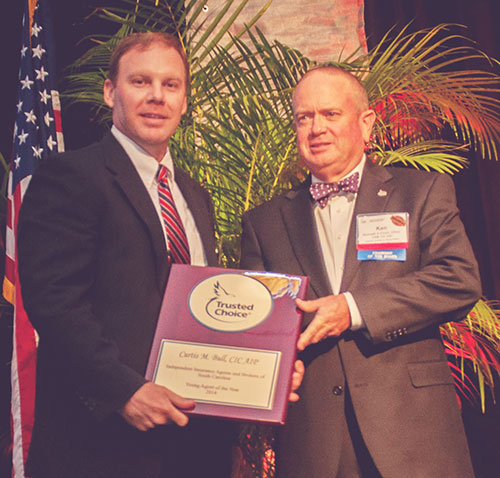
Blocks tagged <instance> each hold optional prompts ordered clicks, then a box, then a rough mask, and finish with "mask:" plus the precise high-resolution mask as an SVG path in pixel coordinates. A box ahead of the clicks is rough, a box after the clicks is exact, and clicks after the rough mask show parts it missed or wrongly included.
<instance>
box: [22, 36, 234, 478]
mask: <svg viewBox="0 0 500 478" xmlns="http://www.w3.org/2000/svg"><path fill="white" fill-rule="evenodd" d="M188 71H189V69H188V64H187V60H186V56H185V53H184V51H183V49H182V47H181V45H180V44H179V42H178V40H177V39H175V38H174V37H171V36H169V35H167V34H158V33H157V34H153V33H145V34H133V35H130V36H129V37H126V38H125V39H124V40H122V41H121V42H120V43H119V44H118V46H117V47H116V49H115V51H114V53H113V56H112V58H111V62H110V71H109V78H108V79H107V80H106V82H105V84H104V100H105V102H106V104H107V105H108V106H110V107H111V108H112V110H113V124H114V126H113V128H112V130H111V132H110V133H108V134H107V135H106V136H105V137H104V138H103V140H102V141H100V142H99V143H96V144H93V145H91V146H88V147H86V148H84V149H81V150H79V151H74V152H69V153H65V154H62V155H59V156H56V157H54V158H51V159H49V160H47V161H46V162H45V163H44V164H42V165H41V166H40V167H39V168H38V170H37V171H36V173H35V174H34V176H33V178H32V180H31V184H30V186H29V188H28V190H27V192H26V195H25V198H24V201H23V205H22V209H21V212H20V218H19V242H18V251H19V273H20V279H21V285H22V293H23V301H24V305H25V308H26V311H27V313H28V316H29V318H30V320H31V321H32V323H33V325H34V327H35V328H36V330H37V332H38V334H39V338H40V340H39V348H38V367H37V390H36V412H35V425H34V432H33V439H32V443H31V449H30V453H29V459H28V475H29V476H32V477H33V478H39V477H47V478H78V477H81V478H99V477H102V478H113V477H116V478H127V477H130V478H146V477H148V478H149V477H151V478H153V477H173V478H180V477H189V478H194V477H199V476H204V475H205V472H207V473H209V474H210V476H214V477H215V476H216V477H221V478H223V477H228V476H229V475H230V466H231V442H230V441H231V433H230V427H229V426H228V425H227V424H222V423H219V422H217V421H211V420H204V421H202V420H196V419H191V420H188V416H187V415H186V413H185V411H187V410H190V409H192V408H193V407H194V402H193V401H191V400H187V399H185V398H183V397H180V396H178V395H176V394H175V393H173V392H172V391H170V390H168V389H167V388H165V387H162V386H159V385H156V384H154V383H151V382H147V381H146V380H145V379H144V372H145V369H146V364H147V361H148V356H149V351H150V346H151V343H152V339H153V334H154V331H155V326H156V321H157V318H158V314H159V311H160V305H161V301H162V296H163V292H164V289H165V285H166V282H167V278H168V275H169V270H170V265H171V263H172V262H174V261H175V262H182V258H181V259H179V257H178V256H176V255H175V250H174V249H175V248H176V247H182V248H184V249H185V251H184V259H185V262H190V263H192V264H195V265H207V264H208V265H210V266H216V265H217V257H216V253H215V240H214V228H213V210H212V205H211V201H210V198H209V196H208V194H207V193H206V192H205V191H204V190H203V189H202V188H201V187H200V186H199V185H198V184H197V183H195V182H194V181H193V180H191V179H190V178H189V177H188V176H187V175H186V174H185V173H183V172H182V171H180V170H178V169H176V168H175V167H174V166H173V162H172V158H171V156H170V153H169V151H168V142H169V139H170V137H171V136H172V134H173V133H174V131H175V129H176V128H177V126H178V124H179V121H180V118H181V115H182V114H184V113H185V112H186V109H187V103H186V92H187V86H188V77H189V73H188ZM159 166H162V167H161V168H159ZM160 169H161V170H162V171H163V172H166V177H167V178H168V185H167V186H166V187H167V188H168V189H169V191H170V194H171V196H172V200H173V204H174V205H173V206H172V200H170V203H169V204H170V207H171V208H172V207H173V209H174V213H173V214H174V215H176V222H175V227H178V228H180V230H181V232H180V236H182V235H183V234H184V237H181V239H180V243H174V241H173V238H172V235H173V234H171V232H170V229H168V230H167V229H166V228H167V221H166V220H165V219H164V217H165V210H164V208H163V206H161V205H160V199H159V198H160V196H161V194H162V192H161V191H160V190H159V189H158V187H159V182H160V179H159V176H158V174H159V170H160ZM163 189H164V190H165V185H163ZM170 212H172V211H170ZM179 223H180V224H179ZM170 227H172V225H170ZM177 239H178V238H177ZM186 242H187V244H186ZM186 251H187V252H186ZM188 421H189V423H188ZM208 470H209V471H208Z"/></svg>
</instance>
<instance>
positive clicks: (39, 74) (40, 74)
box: [35, 65, 49, 81]
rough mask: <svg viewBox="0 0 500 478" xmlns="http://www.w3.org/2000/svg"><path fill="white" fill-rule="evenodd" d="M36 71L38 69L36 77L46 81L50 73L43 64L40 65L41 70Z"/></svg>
mask: <svg viewBox="0 0 500 478" xmlns="http://www.w3.org/2000/svg"><path fill="white" fill-rule="evenodd" d="M35 71H36V79H37V80H42V81H45V77H46V76H49V73H48V72H47V71H45V69H44V67H43V65H42V66H41V67H40V69H39V70H35Z"/></svg>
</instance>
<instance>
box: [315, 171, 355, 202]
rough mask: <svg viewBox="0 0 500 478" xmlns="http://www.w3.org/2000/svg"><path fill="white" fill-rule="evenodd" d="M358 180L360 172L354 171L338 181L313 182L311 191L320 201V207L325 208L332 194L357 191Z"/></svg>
mask: <svg viewBox="0 0 500 478" xmlns="http://www.w3.org/2000/svg"><path fill="white" fill-rule="evenodd" d="M358 181H359V173H354V174H351V175H350V176H347V178H344V179H342V181H339V182H337V183H312V184H311V185H310V186H309V192H310V193H311V196H312V198H313V199H314V200H315V201H317V202H318V203H319V207H321V208H324V207H325V206H326V204H327V203H328V199H329V198H330V196H334V195H335V194H337V193H339V192H340V191H345V192H351V193H357V192H358Z"/></svg>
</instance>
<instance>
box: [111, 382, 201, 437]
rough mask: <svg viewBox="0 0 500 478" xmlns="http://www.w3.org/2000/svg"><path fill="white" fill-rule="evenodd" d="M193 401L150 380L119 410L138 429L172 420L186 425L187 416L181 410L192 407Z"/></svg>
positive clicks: (143, 429) (146, 428)
mask: <svg viewBox="0 0 500 478" xmlns="http://www.w3.org/2000/svg"><path fill="white" fill-rule="evenodd" d="M194 405H195V403H194V401H193V400H188V399H186V398H182V397H180V396H179V395H177V394H176V393H174V392H172V391H171V390H169V389H168V388H165V387H162V386H161V385H156V384H155V383H152V382H147V383H145V384H144V385H143V386H142V387H141V388H139V389H138V390H137V391H136V392H135V393H134V394H133V395H132V396H131V397H130V399H129V400H128V402H127V403H126V404H125V405H124V406H123V408H122V409H121V410H120V413H121V415H122V416H123V418H124V419H125V420H126V421H127V423H129V424H130V425H132V426H134V427H135V428H137V429H138V430H141V431H146V430H149V429H151V428H154V427H156V426H158V425H166V424H167V423H170V422H174V423H176V424H177V425H179V426H180V427H183V426H186V425H187V423H188V421H189V418H188V417H187V416H186V415H185V414H184V413H182V411H181V410H191V409H193V408H194Z"/></svg>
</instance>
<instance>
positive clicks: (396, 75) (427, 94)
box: [357, 24, 500, 159]
mask: <svg viewBox="0 0 500 478" xmlns="http://www.w3.org/2000/svg"><path fill="white" fill-rule="evenodd" d="M457 28H460V27H459V26H457V25H449V24H443V25H438V26H436V27H434V28H431V29H428V30H421V31H418V32H416V33H407V28H404V29H403V30H402V31H401V32H400V33H399V34H397V35H396V37H395V38H394V40H392V41H389V40H388V38H389V33H388V34H387V35H386V36H385V37H384V39H383V40H382V41H381V42H380V44H379V45H378V46H377V47H376V48H375V49H374V50H373V51H372V52H370V53H369V54H367V55H366V56H365V57H364V58H362V59H359V60H358V61H357V69H358V74H359V76H360V77H362V78H363V81H364V84H365V87H366V89H367V91H368V94H369V97H370V99H371V101H372V104H373V105H374V108H375V110H376V112H377V126H376V128H375V137H376V141H378V142H379V144H380V145H381V146H382V147H384V146H385V145H388V146H389V148H396V147H399V146H403V145H405V144H408V143H410V142H413V141H418V140H422V139H435V138H437V137H439V135H442V134H443V131H445V130H446V129H449V130H450V131H451V132H452V133H453V135H454V136H455V138H456V139H457V141H460V142H464V143H467V144H470V145H471V146H472V147H473V148H474V149H475V150H476V151H479V152H480V154H481V155H483V156H484V157H485V158H490V159H498V151H497V143H498V142H499V140H500V115H499V111H500V108H499V107H500V100H499V99H498V97H496V96H495V95H497V94H498V93H499V92H500V77H499V76H498V74H497V73H495V72H494V71H479V70H464V69H463V67H464V65H465V64H466V63H465V62H466V61H476V62H477V61H481V62H482V63H483V64H484V63H486V66H487V67H488V68H491V69H493V68H494V67H497V66H498V62H497V61H496V60H494V59H491V58H489V57H487V56H486V55H485V54H484V53H482V52H481V51H479V50H478V49H477V48H476V46H475V45H474V44H472V42H471V41H470V40H469V39H467V38H466V37H465V36H463V35H458V34H451V33H448V31H449V30H452V29H453V30H455V29H457Z"/></svg>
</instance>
